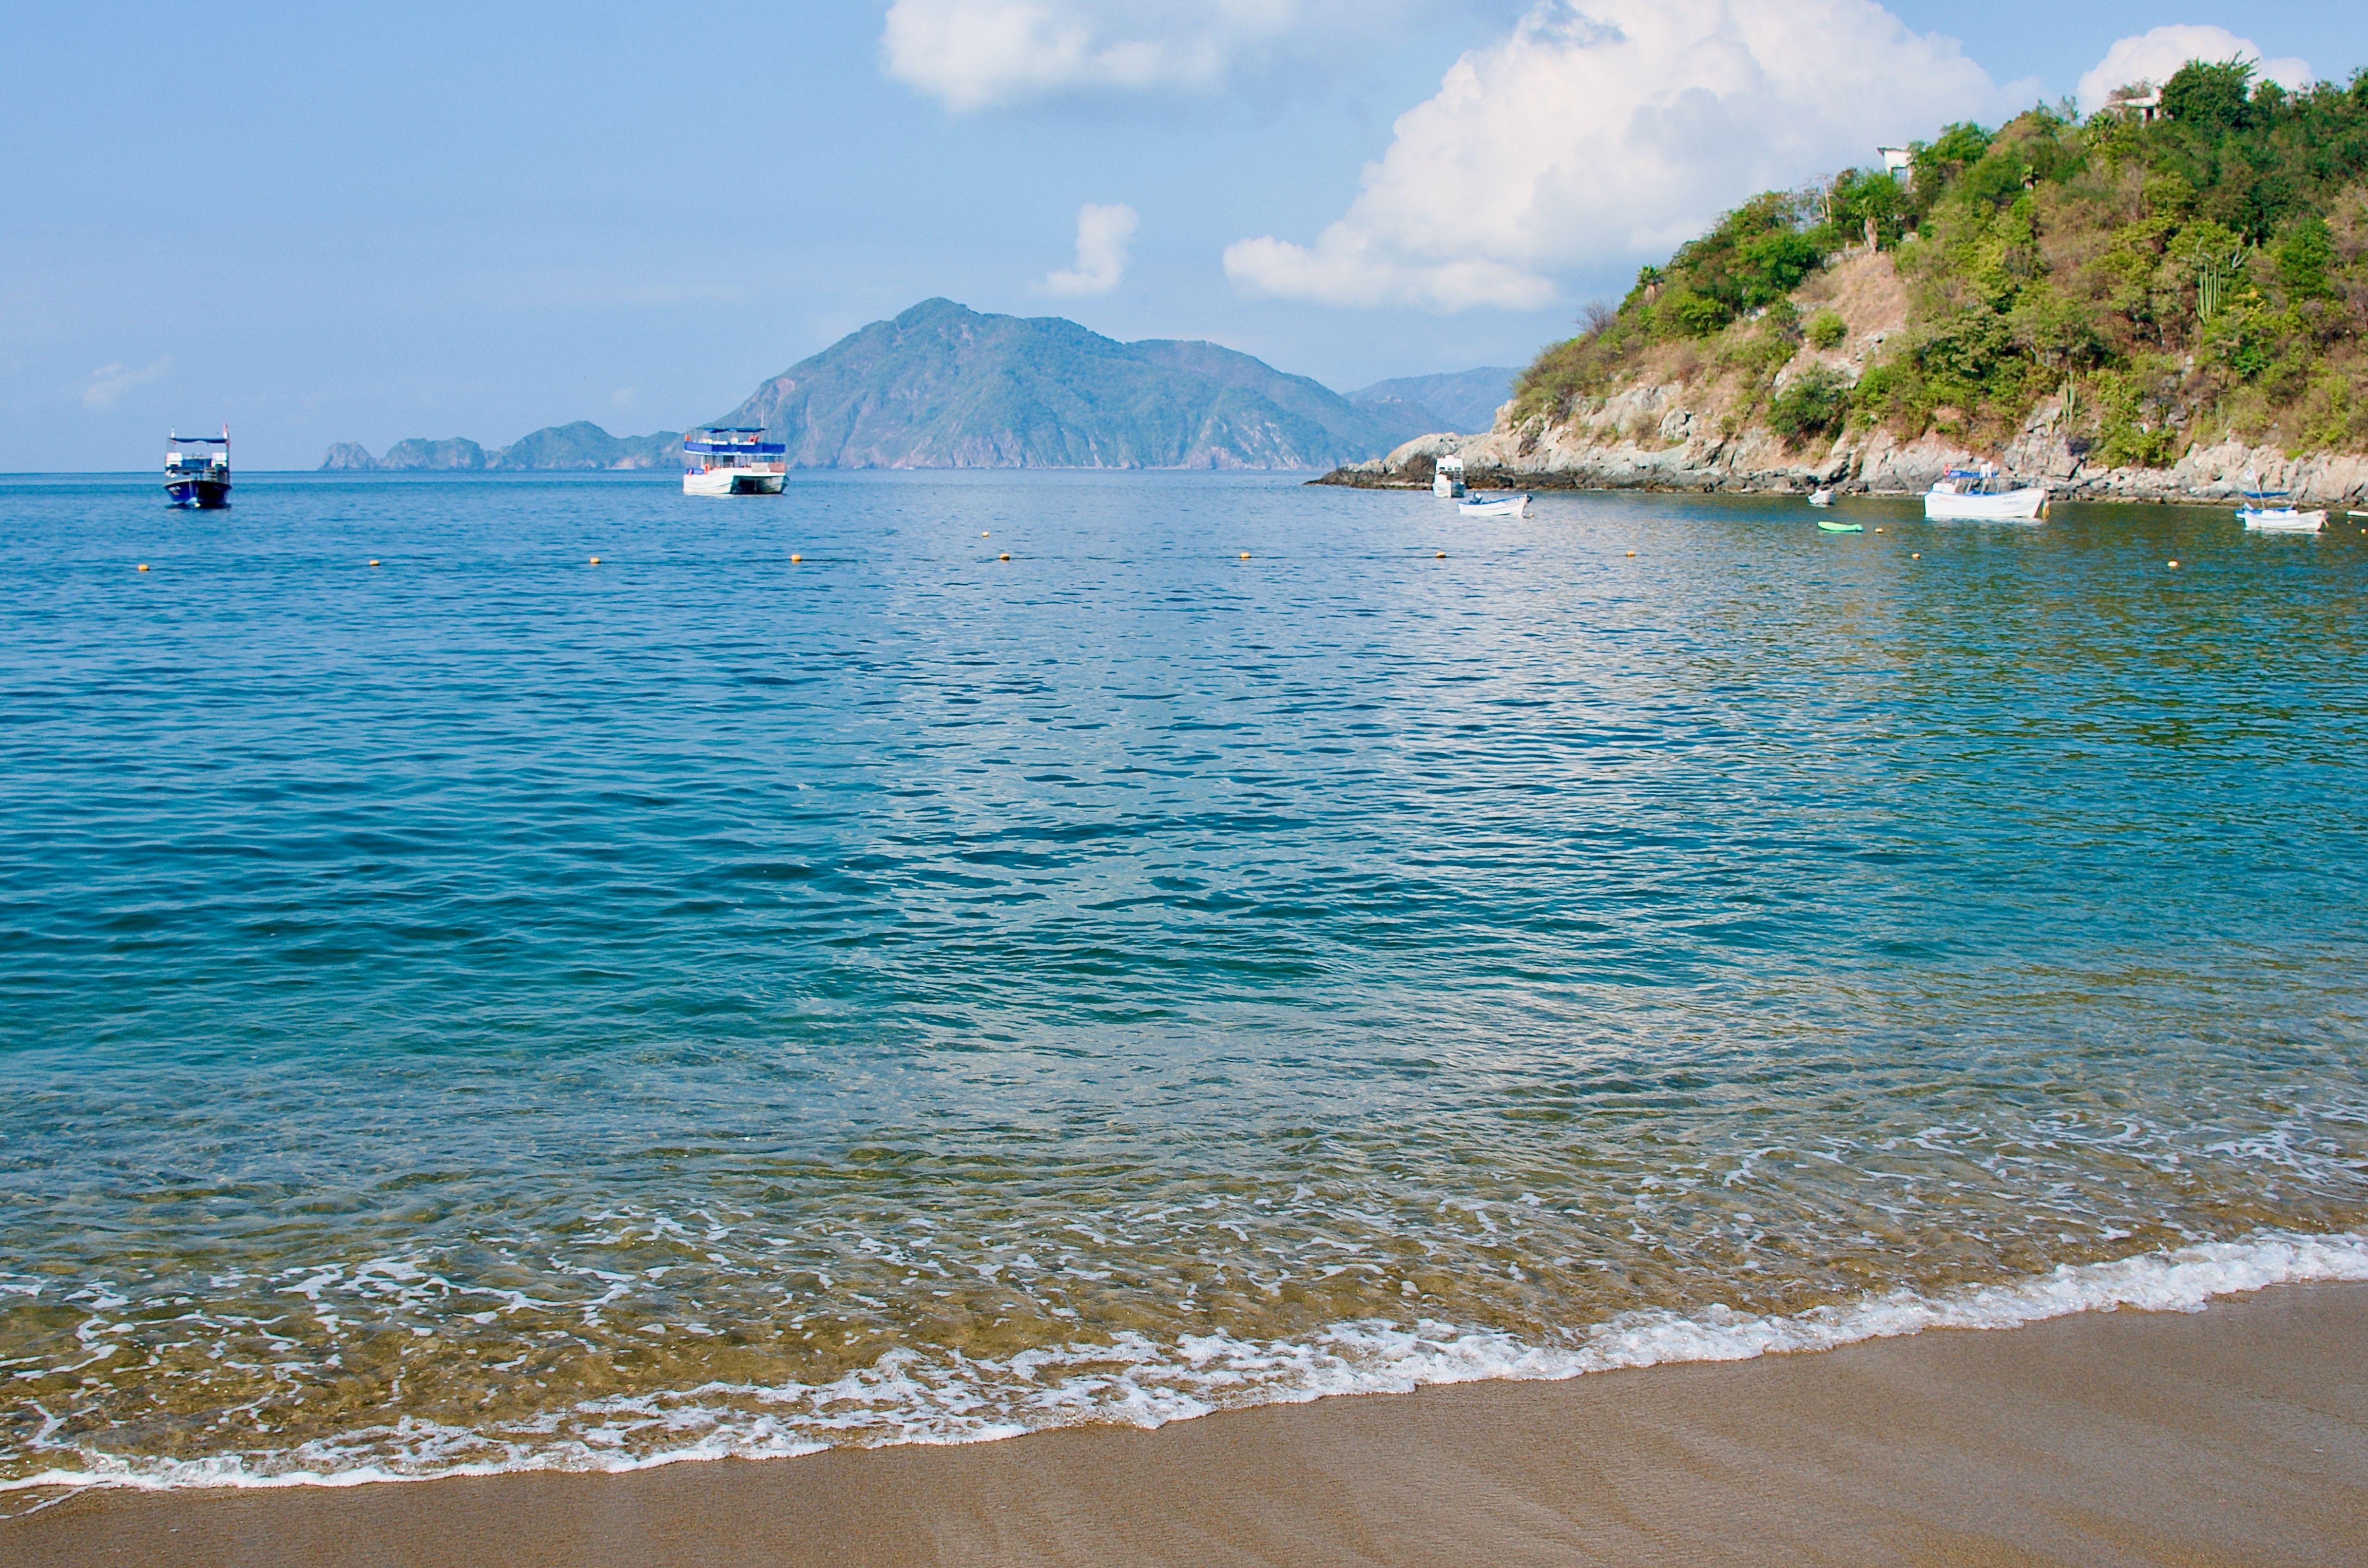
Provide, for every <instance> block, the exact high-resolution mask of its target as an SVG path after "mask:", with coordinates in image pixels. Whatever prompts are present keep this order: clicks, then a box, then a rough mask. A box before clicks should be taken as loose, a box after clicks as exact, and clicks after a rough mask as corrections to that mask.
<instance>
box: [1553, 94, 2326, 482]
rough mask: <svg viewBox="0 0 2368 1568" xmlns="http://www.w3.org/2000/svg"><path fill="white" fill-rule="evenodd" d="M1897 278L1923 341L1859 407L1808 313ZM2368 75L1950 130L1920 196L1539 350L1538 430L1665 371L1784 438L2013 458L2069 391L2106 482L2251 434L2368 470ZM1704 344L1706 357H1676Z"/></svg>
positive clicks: (1693, 278)
mask: <svg viewBox="0 0 2368 1568" xmlns="http://www.w3.org/2000/svg"><path fill="white" fill-rule="evenodd" d="M1870 236H1871V237H1872V238H1873V241H1874V243H1875V244H1877V245H1879V246H1880V247H1881V248H1882V249H1883V250H1884V251H1886V252H1889V253H1890V254H1891V255H1892V256H1894V257H1895V258H1896V263H1897V267H1898V273H1899V277H1900V278H1901V281H1902V283H1903V284H1904V285H1905V289H1906V295H1907V324H1906V329H1905V330H1904V331H1903V332H1901V333H1899V334H1898V335H1896V336H1895V337H1894V338H1892V339H1891V340H1890V341H1888V342H1886V343H1885V344H1884V346H1883V348H1882V351H1881V353H1880V355H1879V356H1878V358H1876V360H1875V362H1874V363H1873V364H1872V365H1871V366H1869V368H1868V369H1866V371H1865V373H1864V374H1863V375H1862V376H1861V377H1859V378H1858V379H1857V380H1856V381H1855V382H1854V383H1853V382H1852V381H1850V379H1849V378H1848V377H1846V376H1845V375H1843V374H1841V373H1839V371H1836V370H1833V369H1810V370H1807V371H1805V372H1804V373H1802V374H1799V375H1796V376H1794V377H1793V378H1792V379H1791V380H1790V381H1788V382H1787V383H1786V385H1785V387H1784V388H1783V390H1782V392H1778V391H1777V390H1776V388H1775V387H1774V384H1773V383H1774V377H1775V373H1776V371H1777V369H1779V368H1781V367H1782V366H1783V365H1785V364H1786V363H1787V362H1789V361H1790V360H1792V359H1793V356H1794V355H1795V353H1796V352H1797V351H1798V349H1799V347H1800V346H1801V344H1802V343H1803V342H1804V340H1806V341H1810V342H1814V343H1818V344H1819V345H1820V346H1822V347H1830V346H1831V342H1829V341H1828V340H1829V339H1830V340H1831V341H1839V329H1840V327H1841V323H1840V321H1839V318H1833V317H1829V316H1825V315H1821V314H1820V313H1817V312H1805V313H1804V312H1803V311H1802V310H1801V309H1800V307H1799V305H1798V304H1797V303H1796V301H1794V300H1793V290H1795V289H1797V288H1798V287H1799V286H1800V285H1801V284H1802V283H1803V282H1804V280H1805V279H1807V278H1809V277H1810V275H1811V274H1812V273H1813V272H1815V271H1816V269H1818V268H1819V267H1822V266H1823V265H1824V264H1825V263H1826V262H1827V260H1828V259H1829V258H1831V257H1833V256H1836V255H1837V254H1838V253H1839V252H1840V251H1841V250H1842V249H1843V248H1844V247H1845V246H1848V245H1851V244H1856V245H1859V246H1863V245H1864V244H1866V242H1867V240H1868V239H1869V237H1870ZM2363 326H2368V72H2363V73H2362V74H2359V75H2356V76H2355V77H2354V78H2353V79H2352V82H2351V85H2350V86H2349V87H2336V86H2332V85H2319V86H2317V87H2315V88H2313V89H2311V90H2309V91H2307V92H2300V93H2290V92H2288V91H2286V90H2285V89H2283V88H2282V87H2281V86H2279V85H2277V84H2276V83H2274V82H2266V81H2265V82H2259V83H2257V82H2255V81H2253V79H2252V75H2251V71H2250V68H2249V67H2248V66H2246V65H2244V64H2241V63H2225V64H2209V63H2203V62H2194V63H2191V64H2189V65H2187V66H2186V67H2184V68H2183V69H2181V70H2180V72H2179V73H2178V74H2176V75H2174V76H2173V77H2172V78H2171V79H2170V80H2169V82H2168V83H2166V84H2164V85H2163V88H2162V93H2161V107H2160V113H2159V115H2158V116H2157V117H2156V118H2154V119H2146V118H2145V117H2144V115H2143V113H2142V112H2141V111H2140V110H2139V109H2136V108H2128V107H2124V106H2120V105H2117V106H2114V107H2111V108H2107V109H2105V110H2102V111H2100V112H2099V113H2098V114H2096V115H2093V116H2091V117H2090V118H2089V119H2087V120H2085V121H2081V120H2078V119H2075V118H2074V117H2073V116H2072V115H2071V114H2070V112H2069V111H2068V109H2067V110H2064V111H2056V110H2050V109H2045V108H2039V109H2033V110H2032V111H2031V112H2030V113H2028V114H2025V115H2022V116H2021V117H2020V118H2018V119H2014V120H2012V121H2010V122H2009V123H2008V124H2007V125H2005V126H2003V127H2001V128H2000V129H1998V130H1997V131H1985V130H1983V129H1982V128H1980V127H1978V126H1974V125H1955V126H1951V127H1949V128H1948V129H1947V130H1946V131H1943V132H1942V133H1941V135H1940V136H1939V137H1937V138H1936V139H1935V140H1934V141H1933V142H1930V143H1929V144H1924V143H1919V144H1918V146H1917V147H1916V148H1915V149H1914V158H1913V169H1912V177H1911V178H1910V180H1908V181H1907V183H1905V184H1904V185H1903V184H1902V183H1900V182H1897V181H1895V180H1894V179H1893V178H1892V177H1891V176H1888V175H1885V174H1883V173H1880V172H1878V173H1873V174H1868V173H1862V172H1860V171H1856V170H1852V171H1849V172H1847V173H1845V174H1843V175H1842V176H1839V178H1837V179H1835V180H1834V181H1833V182H1832V183H1831V184H1830V185H1829V186H1827V187H1823V188H1819V189H1814V190H1810V191H1806V192H1799V193H1787V192H1770V193H1768V194H1766V195H1763V196H1760V197H1758V198H1755V199H1753V200H1751V201H1749V202H1748V203H1746V204H1745V205H1744V206H1742V207H1740V208H1738V209H1736V210H1735V211H1733V212H1731V213H1729V214H1727V215H1726V216H1725V218H1724V219H1723V220H1722V221H1721V222H1719V224H1718V225H1717V227H1715V228H1714V229H1713V230H1712V231H1711V233H1708V234H1705V235H1703V236H1702V238H1701V239H1698V240H1695V241H1693V242H1692V243H1691V244H1687V245H1686V246H1684V247H1683V248H1681V249H1680V250H1679V252H1678V253H1677V254H1676V255H1675V256H1672V257H1671V258H1670V259H1669V262H1668V265H1667V266H1665V267H1646V268H1645V269H1644V271H1643V272H1641V273H1640V274H1639V275H1638V278H1637V282H1636V286H1635V288H1634V290H1632V291H1631V292H1630V293H1629V295H1628V297H1627V299H1626V300H1624V301H1622V303H1621V304H1620V305H1619V307H1618V308H1617V309H1616V310H1614V309H1612V308H1611V307H1610V306H1608V305H1605V306H1598V307H1594V308H1593V309H1591V311H1590V321H1589V323H1588V329H1587V330H1586V331H1585V332H1583V333H1582V334H1580V335H1578V336H1577V337H1574V338H1571V339H1569V340H1568V341H1566V342H1563V343H1558V344H1555V345H1554V346H1553V347H1549V348H1547V349H1546V350H1545V351H1544V352H1543V353H1542V354H1541V355H1540V356H1539V357H1538V358H1537V360H1536V362H1535V363H1533V364H1532V365H1531V367H1530V368H1529V369H1528V370H1527V371H1525V372H1524V373H1523V375H1522V378H1521V381H1520V386H1519V389H1518V392H1517V413H1518V414H1519V415H1524V416H1534V415H1545V416H1547V417H1548V418H1550V419H1560V418H1562V417H1565V416H1566V415H1568V414H1569V412H1570V411H1571V409H1572V408H1573V406H1574V403H1576V402H1577V400H1580V399H1583V398H1586V397H1589V396H1595V395H1600V394H1601V393H1602V392H1605V391H1606V390H1608V389H1610V388H1611V387H1613V386H1615V385H1617V384H1620V383H1621V382H1622V381H1623V380H1625V379H1626V377H1627V376H1628V375H1629V374H1630V373H1631V372H1634V371H1635V370H1636V369H1639V368H1640V367H1642V366H1643V365H1644V363H1645V360H1646V359H1647V358H1648V357H1656V360H1657V361H1668V360H1670V359H1672V358H1674V359H1675V360H1676V362H1678V363H1679V365H1680V366H1681V367H1684V368H1691V370H1692V372H1693V373H1694V374H1697V375H1701V376H1706V377H1717V378H1725V379H1727V380H1728V381H1731V382H1732V383H1734V385H1735V386H1736V388H1737V389H1738V390H1739V393H1740V396H1739V400H1738V402H1737V403H1736V404H1735V405H1734V406H1736V407H1737V408H1738V409H1740V410H1742V411H1744V412H1745V413H1747V414H1748V415H1749V416H1751V417H1754V418H1758V419H1760V420H1763V421H1764V422H1765V423H1767V424H1768V425H1770V426H1772V427H1773V428H1775V429H1776V430H1777V431H1778V432H1779V433H1780V434H1782V435H1783V436H1784V437H1786V438H1787V439H1788V440H1792V441H1795V442H1798V441H1804V440H1806V439H1808V438H1810V437H1818V436H1829V435H1832V434H1835V433H1837V432H1838V431H1839V430H1840V429H1841V428H1842V427H1843V426H1845V425H1846V424H1854V425H1863V426H1873V425H1881V426H1887V427H1888V428H1890V429H1891V430H1892V431H1894V432H1895V433H1896V434H1897V435H1899V436H1901V437H1915V436H1918V435H1922V434H1925V433H1927V432H1932V433H1937V434H1940V435H1943V436H1947V437H1953V438H1957V439H1962V440H1964V441H1966V442H1967V443H1969V444H1972V445H1975V446H1986V447H1995V446H1997V445H1998V444H2000V443H2001V442H2002V441H2003V440H2004V438H2005V437H2008V436H2009V435H2010V434H2011V433H2012V432H2013V430H2014V429H2015V428H2016V427H2017V426H2019V425H2020V424H2021V422H2022V420H2023V419H2024V417H2025V416H2026V415H2029V414H2030V413H2031V412H2032V409H2033V408H2034V407H2036V406H2037V405H2038V404H2039V403H2041V402H2042V401H2043V400H2044V399H2047V398H2050V397H2055V396H2058V395H2061V396H2063V397H2065V398H2066V407H2067V417H2068V418H2069V420H2070V422H2071V425H2072V426H2073V427H2074V428H2075V430H2076V431H2077V432H2078V435H2077V437H2076V439H2077V440H2078V441H2079V442H2081V443H2084V444H2085V445H2084V446H2082V447H2081V448H2080V449H2085V450H2087V451H2089V452H2090V453H2092V454H2093V457H2092V460H2095V461H2099V462H2101V463H2105V464H2109V465H2118V464H2138V465H2147V466H2158V465H2161V464H2164V463H2168V462H2169V461H2172V460H2175V459H2176V458H2177V457H2178V456H2179V454H2180V452H2182V451H2184V450H2185V449H2187V448H2188V447H2189V446H2190V445H2192V444H2194V443H2196V442H2199V441H2204V442H2209V441H2213V440H2216V439H2219V438H2221V437H2227V436H2235V437H2240V438H2243V439H2245V440H2248V441H2252V442H2268V443H2274V444H2277V445H2280V446H2282V447H2283V448H2284V449H2287V450H2288V451H2289V452H2293V453H2297V454H2299V453H2301V452H2304V451H2326V450H2342V451H2361V450H2368V356H2363V354H2362V347H2361V341H2362V337H2361V335H2362V327H2363ZM1668 345H1689V346H1691V348H1692V350H1693V351H1691V352H1687V353H1682V354H1678V355H1671V354H1668V353H1666V352H1664V353H1660V354H1658V355H1657V356H1656V350H1659V349H1662V348H1663V347H1664V346H1668Z"/></svg>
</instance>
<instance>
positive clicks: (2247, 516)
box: [2237, 473, 2357, 534]
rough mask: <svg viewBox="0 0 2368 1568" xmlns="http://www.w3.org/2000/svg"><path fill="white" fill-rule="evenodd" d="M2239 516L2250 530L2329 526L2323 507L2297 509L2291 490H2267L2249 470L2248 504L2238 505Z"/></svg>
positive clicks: (2296, 530) (2304, 529)
mask: <svg viewBox="0 0 2368 1568" xmlns="http://www.w3.org/2000/svg"><path fill="white" fill-rule="evenodd" d="M2356 515H2357V514H2355V516H2356ZM2237 521H2238V522H2240V523H2242V524H2244V525H2245V528H2246V529H2247V531H2248V532H2251V533H2259V534H2315V533H2317V532H2318V531H2319V530H2320V529H2322V528H2326V527H2327V514H2326V513H2325V512H2324V511H2318V512H2304V511H2297V510H2296V509H2295V507H2294V496H2293V495H2292V494H2289V493H2288V492H2286V491H2283V490H2264V489H2262V488H2261V482H2260V480H2259V479H2257V478H2255V477H2254V476H2253V475H2251V474H2249V473H2248V474H2247V475H2246V476H2245V504H2244V505H2243V506H2239V507H2237Z"/></svg>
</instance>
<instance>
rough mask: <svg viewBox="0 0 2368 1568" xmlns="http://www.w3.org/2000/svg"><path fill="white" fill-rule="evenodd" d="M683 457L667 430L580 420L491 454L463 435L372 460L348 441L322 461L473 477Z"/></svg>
mask: <svg viewBox="0 0 2368 1568" xmlns="http://www.w3.org/2000/svg"><path fill="white" fill-rule="evenodd" d="M681 459H682V437H681V436H680V435H679V434H677V432H675V431H672V430H660V431H658V432H657V433H655V435H649V436H611V435H610V434H609V432H607V431H606V430H603V429H601V428H600V426H598V425H595V424H592V423H591V422H590V421H588V420H583V419H579V420H577V421H576V422H575V424H573V425H553V426H551V427H550V428H548V429H544V430H537V431H536V432H534V434H532V435H530V436H522V437H519V438H518V440H517V441H515V442H513V443H512V444H510V445H509V446H507V447H496V448H495V449H493V450H492V451H490V452H489V451H487V450H485V449H484V448H483V447H481V446H479V445H477V443H476V442H474V441H472V440H470V439H468V438H467V437H462V436H454V437H450V438H448V439H446V440H441V441H428V440H422V439H420V438H419V437H412V438H411V439H410V440H408V441H397V442H396V443H395V444H394V445H393V446H392V447H389V448H388V449H386V456H384V457H382V458H373V457H371V456H370V452H369V450H368V449H365V448H362V447H358V446H356V445H354V443H352V442H351V441H340V442H338V443H337V444H336V446H334V447H331V448H330V449H329V451H328V455H327V456H326V457H324V459H323V460H322V461H321V466H322V467H323V468H324V469H371V470H420V469H427V470H435V471H439V472H452V473H475V472H483V471H485V470H509V471H516V470H522V469H523V470H540V471H550V470H555V469H556V470H566V469H575V470H588V469H614V468H625V469H633V468H672V467H674V466H675V465H676V464H677V463H678V462H679V461H680V460H681Z"/></svg>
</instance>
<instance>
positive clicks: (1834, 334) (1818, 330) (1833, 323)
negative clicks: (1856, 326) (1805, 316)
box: [1809, 311, 1850, 352]
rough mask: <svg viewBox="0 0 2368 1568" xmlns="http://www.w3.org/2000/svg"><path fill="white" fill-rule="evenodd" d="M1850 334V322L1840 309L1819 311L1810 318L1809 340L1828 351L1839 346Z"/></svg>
mask: <svg viewBox="0 0 2368 1568" xmlns="http://www.w3.org/2000/svg"><path fill="white" fill-rule="evenodd" d="M1849 335H1850V324H1849V323H1848V322H1846V321H1844V320H1842V318H1841V312H1839V311H1819V312H1817V313H1816V315H1813V316H1811V317H1810V318H1809V341H1810V342H1811V343H1814V344H1816V346H1817V347H1819V348H1822V349H1825V350H1827V352H1831V351H1832V350H1834V349H1837V348H1839V347H1841V346H1842V339H1843V338H1845V337H1848V336H1849Z"/></svg>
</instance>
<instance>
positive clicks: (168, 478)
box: [165, 425, 230, 512]
mask: <svg viewBox="0 0 2368 1568" xmlns="http://www.w3.org/2000/svg"><path fill="white" fill-rule="evenodd" d="M165 495H166V496H168V497H170V498H171V500H172V503H173V505H174V506H195V507H198V508H199V509H201V510H204V511H209V512H210V511H211V510H213V509H214V508H215V507H217V506H229V505H230V426H227V425H225V426H222V434H221V435H219V436H183V435H179V434H176V433H173V432H167V433H166V435H165Z"/></svg>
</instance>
